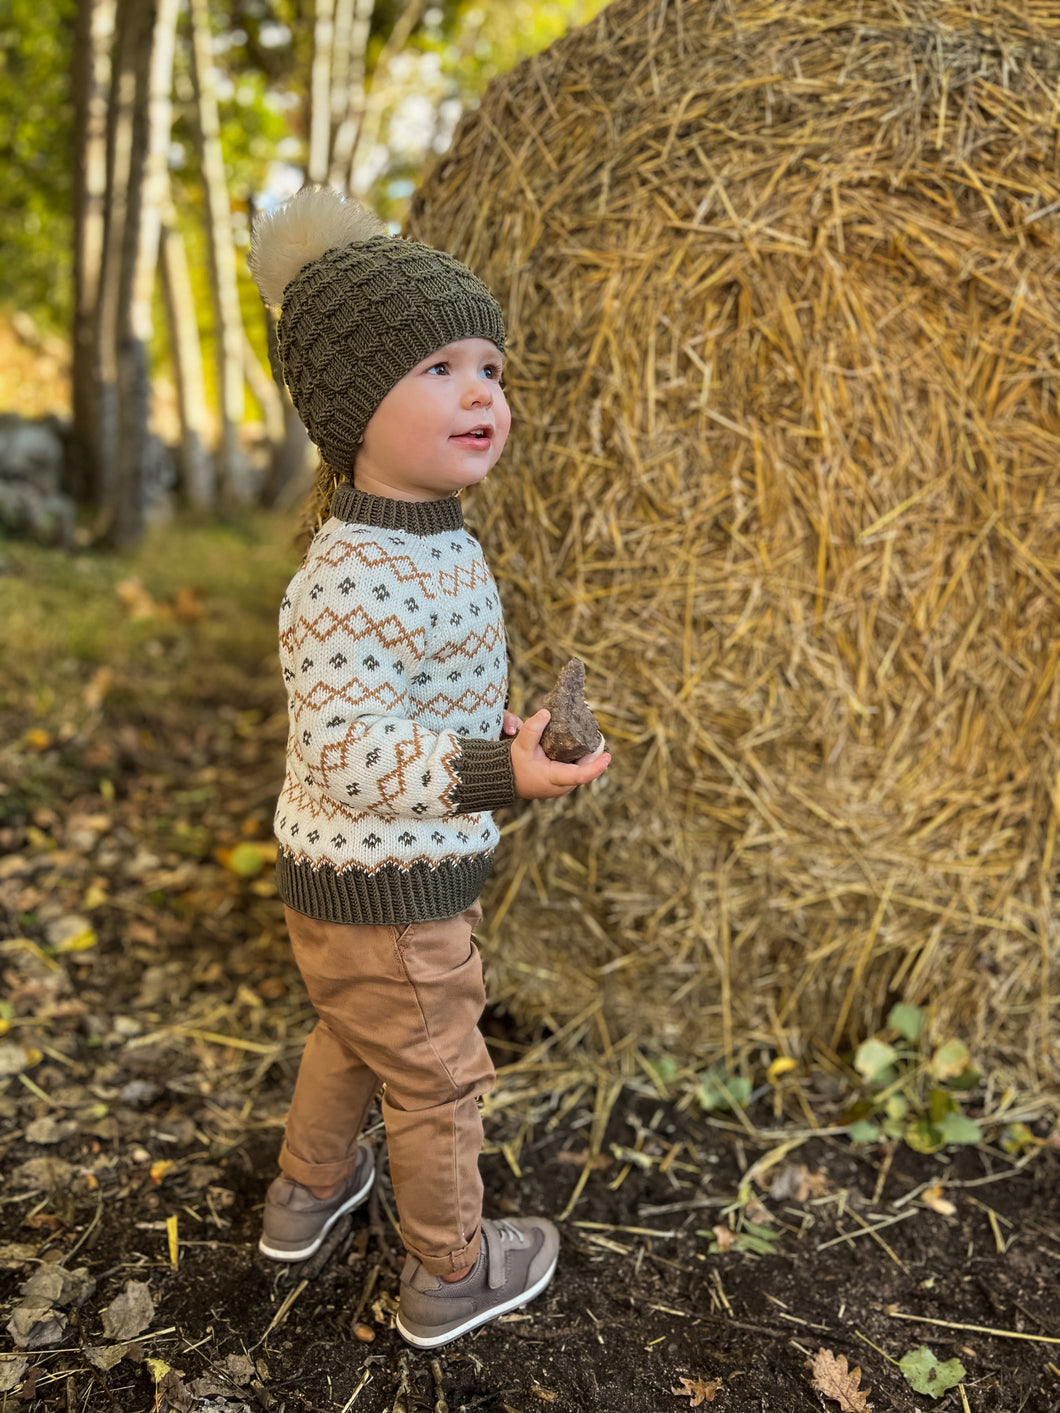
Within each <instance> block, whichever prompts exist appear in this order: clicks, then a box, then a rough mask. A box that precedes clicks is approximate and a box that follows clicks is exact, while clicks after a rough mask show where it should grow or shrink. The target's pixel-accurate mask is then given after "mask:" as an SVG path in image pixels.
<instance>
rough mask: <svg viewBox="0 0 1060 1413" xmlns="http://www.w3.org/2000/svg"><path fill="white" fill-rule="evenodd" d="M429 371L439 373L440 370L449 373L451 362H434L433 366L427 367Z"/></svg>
mask: <svg viewBox="0 0 1060 1413" xmlns="http://www.w3.org/2000/svg"><path fill="white" fill-rule="evenodd" d="M427 372H428V373H439V372H441V373H448V372H449V364H448V363H432V364H431V366H430V367H429V368H428V369H427Z"/></svg>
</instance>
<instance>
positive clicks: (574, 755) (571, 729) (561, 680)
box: [541, 657, 603, 763]
mask: <svg viewBox="0 0 1060 1413" xmlns="http://www.w3.org/2000/svg"><path fill="white" fill-rule="evenodd" d="M545 706H546V707H547V708H548V710H549V711H550V712H551V713H552V715H551V719H550V721H549V723H548V725H547V726H546V727H545V730H544V733H543V735H542V737H541V749H542V750H543V751H544V753H545V755H546V756H548V758H549V760H560V761H566V762H567V763H572V762H573V761H577V760H581V758H582V756H587V755H591V754H592V752H593V751H595V750H596V748H597V746H599V745H600V743H601V741H602V739H603V737H602V733H601V731H600V728H599V726H597V724H596V720H595V718H594V717H593V714H592V712H591V711H590V710H589V708H588V707H587V706H586V704H585V664H584V662H582V660H581V658H577V657H572V658H571V660H570V662H568V663H567V665H566V667H565V668H564V669H563V671H562V672H561V673H560V674H559V676H558V677H557V678H556V685H555V686H554V687H553V688H552V691H551V692H549V694H548V696H547V697H546V699H545Z"/></svg>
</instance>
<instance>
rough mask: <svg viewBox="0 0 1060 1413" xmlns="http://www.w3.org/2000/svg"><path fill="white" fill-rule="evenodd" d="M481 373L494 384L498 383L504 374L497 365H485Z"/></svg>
mask: <svg viewBox="0 0 1060 1413" xmlns="http://www.w3.org/2000/svg"><path fill="white" fill-rule="evenodd" d="M482 371H483V373H484V375H485V376H486V377H487V378H492V379H493V380H494V382H497V383H499V382H500V380H501V378H502V376H503V374H504V369H503V368H502V367H501V366H500V364H499V363H487V364H486V366H485V368H483V370H482Z"/></svg>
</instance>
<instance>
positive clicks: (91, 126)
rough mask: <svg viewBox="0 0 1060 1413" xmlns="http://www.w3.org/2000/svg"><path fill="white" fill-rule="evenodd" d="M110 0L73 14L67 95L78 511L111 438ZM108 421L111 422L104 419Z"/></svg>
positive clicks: (93, 500)
mask: <svg viewBox="0 0 1060 1413" xmlns="http://www.w3.org/2000/svg"><path fill="white" fill-rule="evenodd" d="M114 21H115V0H81V4H79V5H78V9H77V33H76V39H75V42H74V61H73V75H72V81H73V82H72V86H73V92H74V113H75V118H74V181H73V189H74V327H73V359H72V363H73V368H72V384H73V387H72V394H73V423H74V425H73V435H74V444H75V446H76V448H77V453H76V470H75V477H74V482H73V484H72V486H71V490H72V491H73V494H74V497H75V499H76V500H77V501H78V503H79V504H82V505H97V506H98V505H99V504H100V494H101V483H102V466H103V463H104V460H105V458H106V456H107V444H108V441H110V440H111V438H112V432H111V431H110V430H108V429H106V428H105V422H106V416H105V413H104V407H105V405H109V406H111V407H113V401H114V389H113V387H109V388H106V389H105V388H104V384H103V376H102V360H101V345H100V337H101V327H100V290H101V283H102V279H103V249H104V233H105V230H106V209H107V107H108V98H109V94H110V86H111V49H112V46H113V43H114ZM111 420H113V417H112V418H111Z"/></svg>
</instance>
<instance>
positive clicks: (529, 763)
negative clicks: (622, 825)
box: [512, 711, 611, 800]
mask: <svg viewBox="0 0 1060 1413" xmlns="http://www.w3.org/2000/svg"><path fill="white" fill-rule="evenodd" d="M548 722H549V713H548V712H547V711H539V712H537V713H536V715H534V716H532V717H530V719H529V720H528V721H526V722H524V723H523V725H522V727H521V728H520V730H519V734H518V735H517V736H516V738H515V740H514V741H513V742H512V770H513V771H514V772H515V790H516V794H518V796H519V797H520V799H523V800H554V799H558V797H559V796H560V795H569V794H570V792H571V791H572V790H576V789H577V788H578V786H579V785H588V783H589V781H590V780H596V779H598V778H599V777H600V776H601V775H603V773H604V771H605V770H606V769H607V767H608V766H609V765H610V764H611V757H610V755H609V754H608V752H607V751H601V753H600V754H599V755H597V753H596V752H595V751H594V752H593V754H592V755H591V756H585V757H583V759H582V760H580V761H576V762H575V764H574V765H564V764H563V762H562V761H557V760H549V758H548V756H546V755H545V753H544V751H543V750H542V749H541V733H542V732H543V731H544V729H545V727H546V726H547V725H548ZM602 744H603V742H601V745H602Z"/></svg>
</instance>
